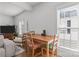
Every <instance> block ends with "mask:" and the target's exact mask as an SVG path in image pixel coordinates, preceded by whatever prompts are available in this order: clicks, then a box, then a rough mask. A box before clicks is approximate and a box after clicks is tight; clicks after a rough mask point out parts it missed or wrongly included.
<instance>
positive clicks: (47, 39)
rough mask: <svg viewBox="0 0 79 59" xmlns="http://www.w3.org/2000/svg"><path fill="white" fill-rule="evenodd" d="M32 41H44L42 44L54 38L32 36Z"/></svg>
mask: <svg viewBox="0 0 79 59" xmlns="http://www.w3.org/2000/svg"><path fill="white" fill-rule="evenodd" d="M32 38H33V39H36V40H39V41H44V42H49V41H51V40H53V39H54V36H50V35H49V36H48V35H47V36H42V35H32Z"/></svg>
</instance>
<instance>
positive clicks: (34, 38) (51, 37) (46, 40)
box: [31, 34, 54, 57]
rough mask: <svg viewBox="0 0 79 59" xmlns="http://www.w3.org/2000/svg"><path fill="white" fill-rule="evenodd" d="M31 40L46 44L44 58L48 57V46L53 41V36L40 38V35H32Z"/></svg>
mask: <svg viewBox="0 0 79 59" xmlns="http://www.w3.org/2000/svg"><path fill="white" fill-rule="evenodd" d="M31 38H32V39H33V40H36V41H41V42H44V43H45V44H46V49H47V52H46V56H47V57H49V44H50V43H51V42H53V41H54V36H50V35H47V36H42V35H40V34H35V35H32V37H31Z"/></svg>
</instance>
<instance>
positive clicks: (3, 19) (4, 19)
mask: <svg viewBox="0 0 79 59" xmlns="http://www.w3.org/2000/svg"><path fill="white" fill-rule="evenodd" d="M1 25H14V20H13V18H12V17H11V16H6V15H2V14H0V26H1Z"/></svg>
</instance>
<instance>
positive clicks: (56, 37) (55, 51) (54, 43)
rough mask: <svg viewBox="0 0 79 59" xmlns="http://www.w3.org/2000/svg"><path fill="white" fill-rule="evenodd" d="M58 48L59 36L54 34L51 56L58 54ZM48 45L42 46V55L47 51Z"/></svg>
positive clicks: (50, 49) (50, 50) (50, 48)
mask: <svg viewBox="0 0 79 59" xmlns="http://www.w3.org/2000/svg"><path fill="white" fill-rule="evenodd" d="M57 48H58V36H56V35H54V40H53V42H52V43H50V44H49V54H50V56H57ZM46 51H47V50H46V47H44V46H43V47H42V56H44V55H45V53H46Z"/></svg>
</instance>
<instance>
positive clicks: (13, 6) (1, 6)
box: [0, 2, 38, 16]
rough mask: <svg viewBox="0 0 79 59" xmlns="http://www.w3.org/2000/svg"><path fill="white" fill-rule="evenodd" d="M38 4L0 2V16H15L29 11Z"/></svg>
mask: <svg viewBox="0 0 79 59" xmlns="http://www.w3.org/2000/svg"><path fill="white" fill-rule="evenodd" d="M36 4H38V2H0V14H5V15H9V16H15V15H17V14H19V13H21V12H23V11H24V10H26V11H30V10H32V7H33V6H34V5H36Z"/></svg>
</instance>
